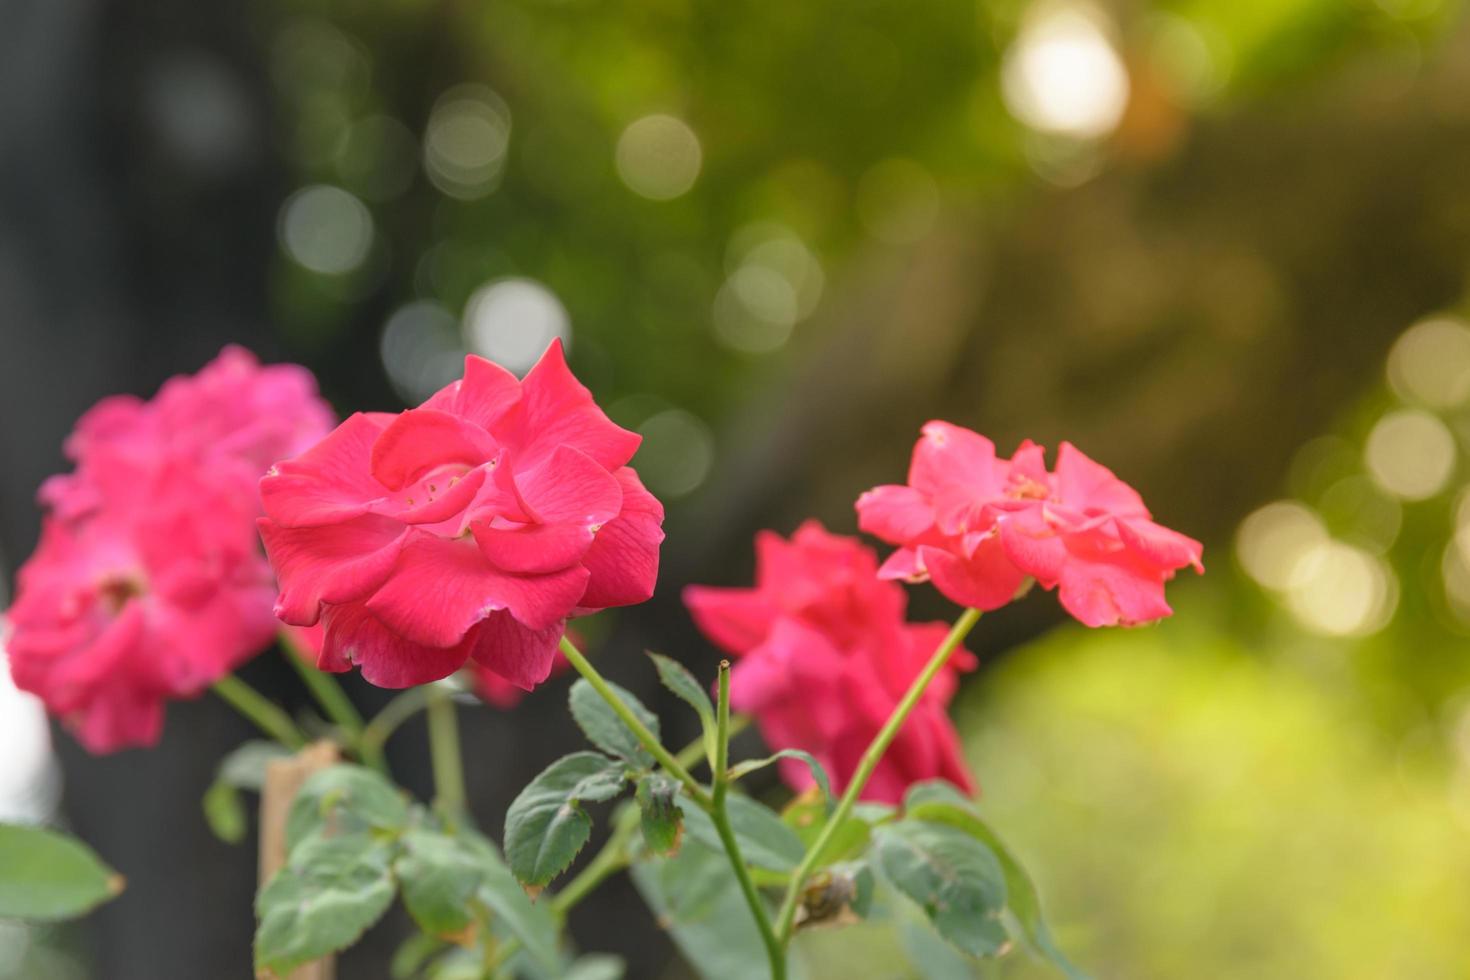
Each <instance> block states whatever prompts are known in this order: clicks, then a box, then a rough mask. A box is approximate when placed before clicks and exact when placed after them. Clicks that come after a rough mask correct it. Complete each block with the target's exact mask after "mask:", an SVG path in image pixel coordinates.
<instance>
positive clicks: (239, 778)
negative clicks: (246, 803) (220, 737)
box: [215, 739, 291, 792]
mask: <svg viewBox="0 0 1470 980" xmlns="http://www.w3.org/2000/svg"><path fill="white" fill-rule="evenodd" d="M289 758H291V750H290V749H288V748H286V747H285V746H284V745H281V744H280V743H279V742H267V741H265V740H264V739H256V740H254V741H250V742H246V743H244V744H243V745H241V746H239V747H238V748H236V749H235V750H234V751H232V752H230V753H229V754H228V755H226V756H225V757H224V758H223V759H221V760H220V764H219V770H218V772H217V775H216V776H215V779H216V781H217V782H223V783H228V784H229V785H231V786H234V787H237V788H238V789H252V790H255V791H256V792H259V791H260V790H261V788H262V787H264V786H265V769H266V766H268V765H270V764H271V763H272V762H275V761H277V760H279V759H289Z"/></svg>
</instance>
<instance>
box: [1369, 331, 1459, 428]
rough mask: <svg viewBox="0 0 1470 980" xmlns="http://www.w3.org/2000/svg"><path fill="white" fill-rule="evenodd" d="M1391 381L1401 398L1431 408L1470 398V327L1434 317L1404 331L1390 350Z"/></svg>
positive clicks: (1450, 404) (1448, 406)
mask: <svg viewBox="0 0 1470 980" xmlns="http://www.w3.org/2000/svg"><path fill="white" fill-rule="evenodd" d="M1388 383H1389V384H1390V385H1392V386H1393V390H1394V391H1395V392H1397V393H1398V395H1399V397H1401V398H1404V399H1406V400H1408V401H1417V402H1422V403H1423V404H1425V405H1428V406H1430V407H1431V408H1454V407H1456V406H1458V405H1462V404H1464V402H1465V400H1466V399H1467V398H1470V326H1466V325H1465V323H1464V322H1463V321H1461V320H1457V319H1454V318H1452V317H1435V318H1433V319H1429V320H1423V321H1421V322H1419V323H1416V324H1414V325H1413V326H1412V327H1410V328H1409V329H1408V330H1406V331H1404V333H1403V336H1401V337H1399V339H1398V340H1397V341H1396V342H1395V343H1394V345H1393V349H1392V350H1390V351H1389V353H1388Z"/></svg>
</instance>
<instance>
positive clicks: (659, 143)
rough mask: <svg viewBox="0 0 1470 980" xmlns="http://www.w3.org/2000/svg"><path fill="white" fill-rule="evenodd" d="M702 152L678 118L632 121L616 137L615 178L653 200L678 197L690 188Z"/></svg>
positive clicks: (696, 174) (700, 160) (697, 173)
mask: <svg viewBox="0 0 1470 980" xmlns="http://www.w3.org/2000/svg"><path fill="white" fill-rule="evenodd" d="M702 161H703V151H702V150H701V149H700V146H699V137H698V136H696V135H694V130H692V129H690V128H689V126H688V125H687V124H686V123H685V122H684V121H683V120H681V119H676V118H675V117H673V116H669V115H663V114H656V115H652V116H644V117H643V118H642V119H637V120H634V121H633V122H631V123H629V124H628V127H627V128H626V129H624V130H623V133H622V135H621V136H619V137H618V146H617V150H616V154H615V162H616V164H617V168H618V176H619V177H621V178H622V179H623V183H625V184H627V185H628V187H629V189H630V190H632V191H633V193H635V194H640V195H642V196H643V197H647V198H651V199H652V200H655V201H667V200H671V199H673V198H676V197H679V196H680V195H681V194H684V193H686V192H687V191H688V190H689V189H690V188H691V187H693V186H694V181H695V179H696V178H697V177H698V176H699V168H700V164H701V163H702Z"/></svg>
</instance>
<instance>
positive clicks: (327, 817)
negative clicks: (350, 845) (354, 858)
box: [286, 765, 408, 853]
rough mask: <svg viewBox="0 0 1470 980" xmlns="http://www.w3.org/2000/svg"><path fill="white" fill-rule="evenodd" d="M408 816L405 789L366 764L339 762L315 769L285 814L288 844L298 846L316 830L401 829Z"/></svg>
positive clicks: (343, 832)
mask: <svg viewBox="0 0 1470 980" xmlns="http://www.w3.org/2000/svg"><path fill="white" fill-rule="evenodd" d="M407 820H408V801H407V800H406V799H405V798H404V795H403V793H402V791H400V790H399V789H398V787H396V786H394V785H393V784H392V783H390V782H388V780H387V779H385V778H384V777H383V776H382V775H381V774H379V773H378V772H376V771H374V770H372V769H368V768H366V767H364V766H353V765H339V766H332V767H331V768H329V769H323V770H322V771H321V772H318V773H313V774H312V775H311V777H310V778H308V779H307V780H306V782H305V783H304V784H302V787H301V789H300V791H298V792H297V794H296V799H295V800H293V801H292V803H291V809H290V812H288V813H287V815H286V847H287V849H288V853H290V852H292V851H294V850H295V848H296V845H297V844H298V843H300V842H301V841H302V840H304V839H306V838H307V837H309V836H311V835H312V834H316V833H319V832H320V833H323V834H325V835H326V836H329V837H331V836H340V835H346V834H353V833H357V832H359V831H363V830H399V829H401V828H402V827H403V825H404V823H405V822H406V821H407Z"/></svg>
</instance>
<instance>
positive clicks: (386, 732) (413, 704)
mask: <svg viewBox="0 0 1470 980" xmlns="http://www.w3.org/2000/svg"><path fill="white" fill-rule="evenodd" d="M431 687H432V685H422V686H420V687H411V688H409V689H408V690H406V691H404V692H403V693H402V694H400V695H398V696H397V697H395V698H394V699H393V700H392V701H389V702H388V703H387V704H385V705H383V708H382V710H381V711H379V712H378V713H377V714H376V715H374V716H373V720H372V721H370V722H368V723H367V725H366V726H365V727H364V728H363V730H362V738H360V739H359V740H358V751H360V752H361V753H362V754H363V757H364V758H366V757H367V756H368V755H369V754H371V755H374V756H377V757H379V758H381V757H382V754H383V746H384V745H386V744H387V742H388V739H389V738H390V737H391V736H392V735H393V733H394V732H396V731H397V730H398V726H400V725H402V724H403V723H404V722H405V721H408V719H410V718H412V717H413V716H414V715H415V714H416V713H417V712H419V711H421V710H423V708H424V707H425V706H426V705H427V704H428V703H429V697H430V688H431Z"/></svg>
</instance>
